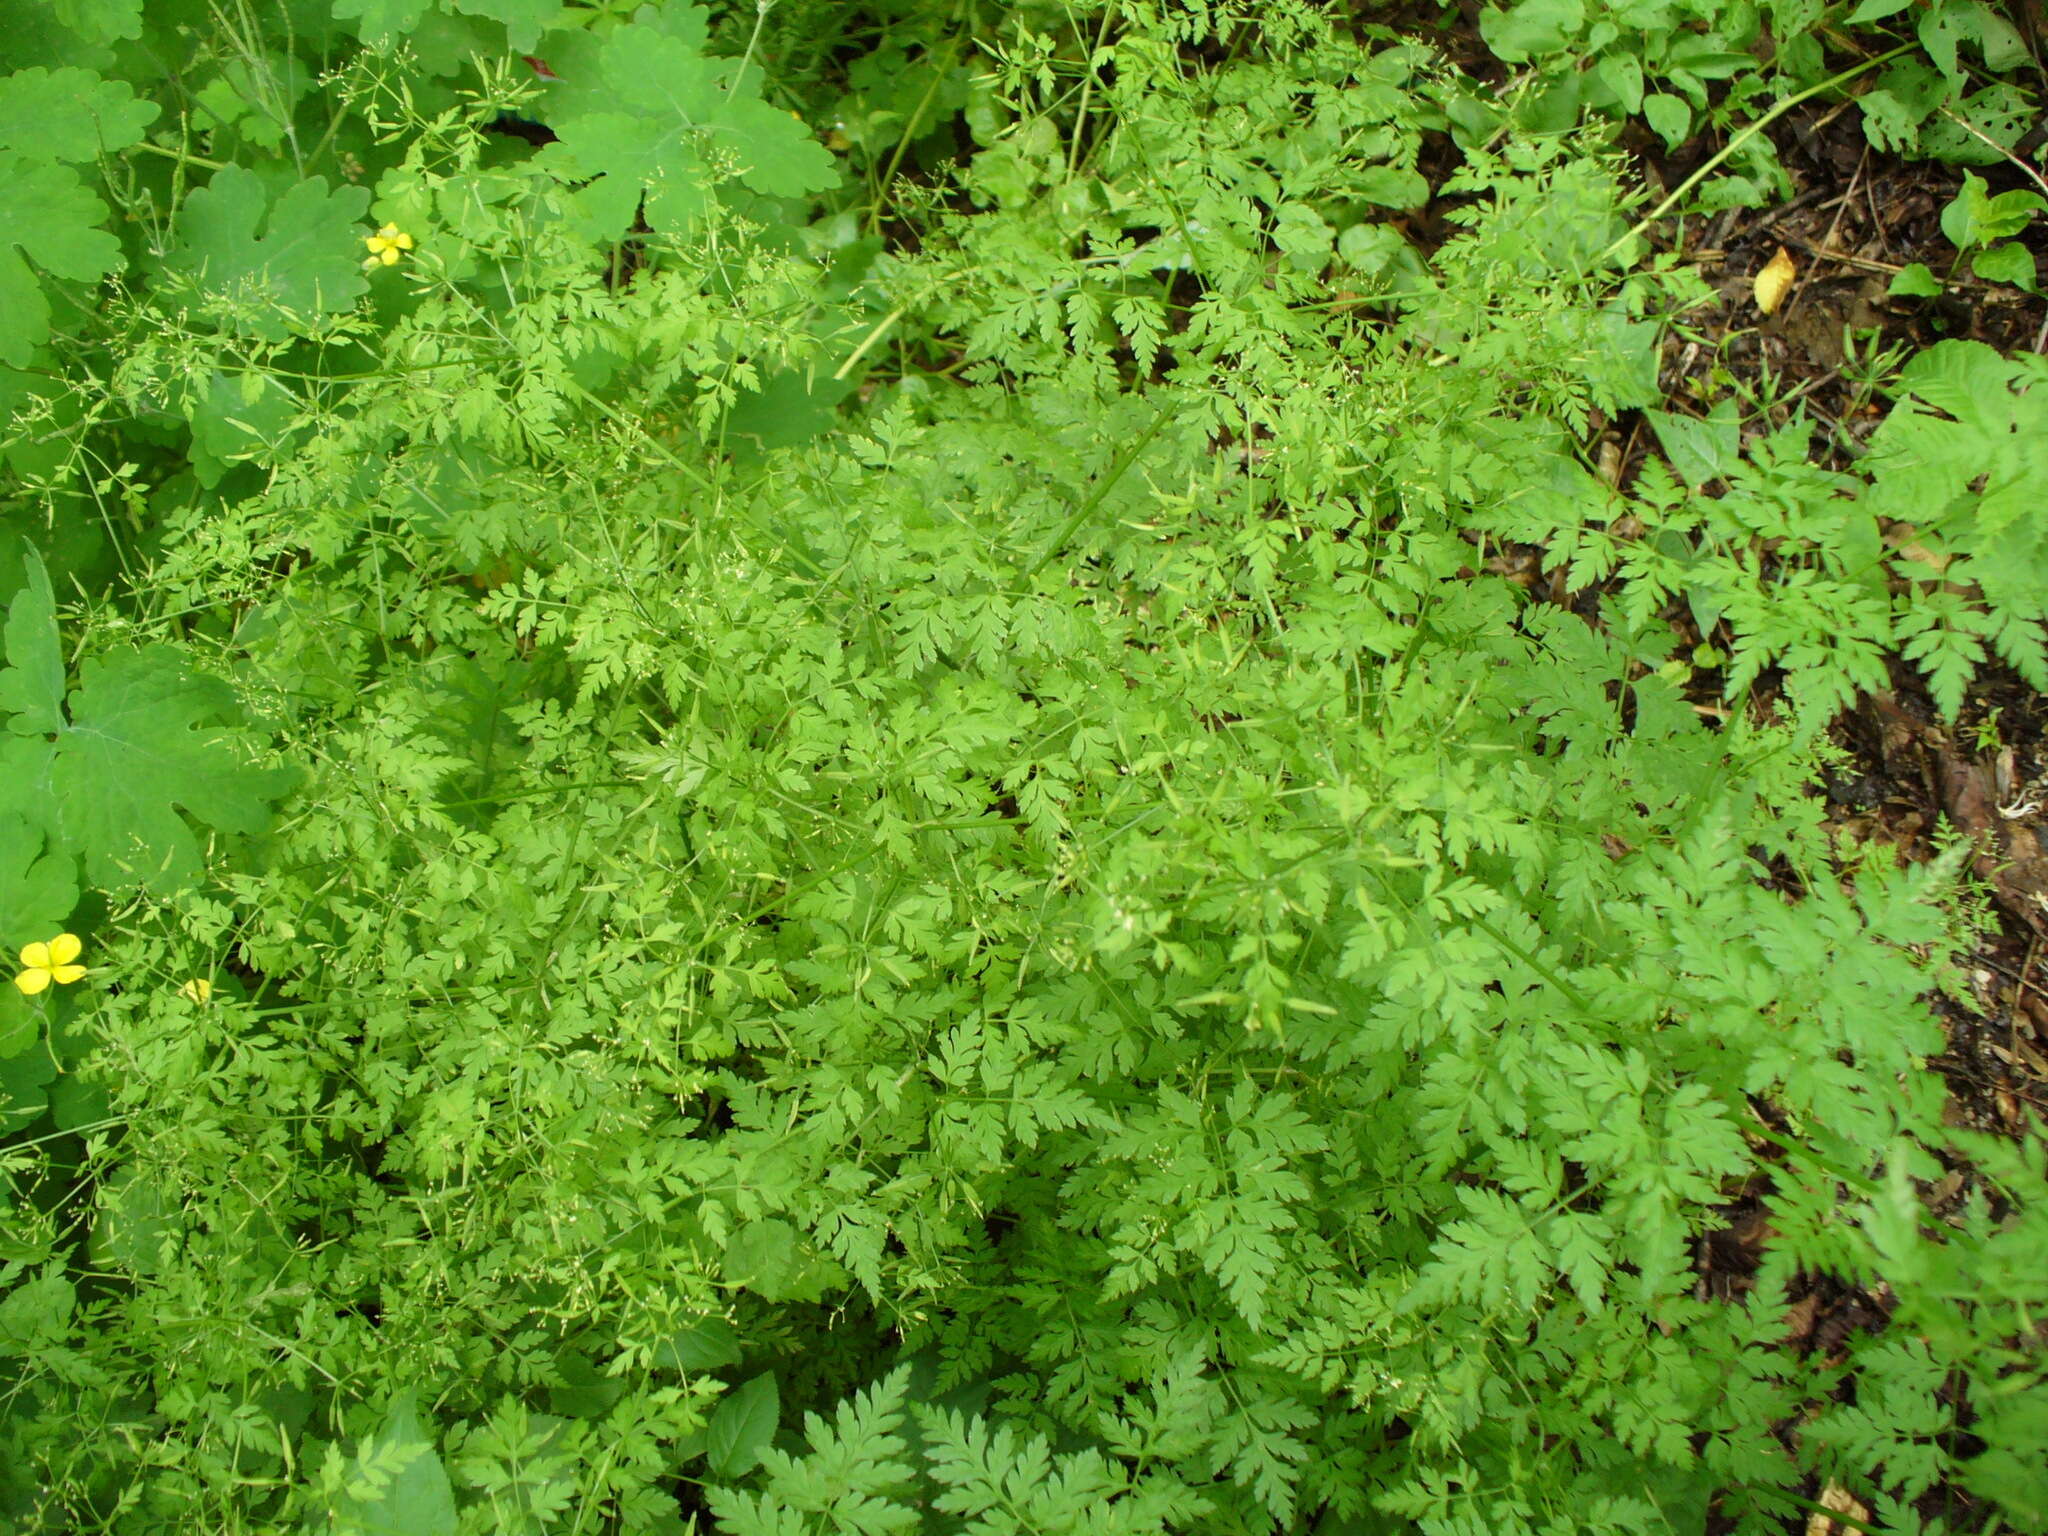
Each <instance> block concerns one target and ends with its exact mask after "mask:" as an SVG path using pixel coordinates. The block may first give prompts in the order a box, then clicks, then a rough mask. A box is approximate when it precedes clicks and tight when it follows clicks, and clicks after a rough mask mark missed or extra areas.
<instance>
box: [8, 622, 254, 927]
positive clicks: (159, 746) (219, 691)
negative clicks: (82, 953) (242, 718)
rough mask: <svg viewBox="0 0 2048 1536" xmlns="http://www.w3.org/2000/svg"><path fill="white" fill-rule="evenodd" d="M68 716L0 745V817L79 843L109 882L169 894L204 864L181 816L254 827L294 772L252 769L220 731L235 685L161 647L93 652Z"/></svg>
mask: <svg viewBox="0 0 2048 1536" xmlns="http://www.w3.org/2000/svg"><path fill="white" fill-rule="evenodd" d="M68 714H69V721H68V723H66V724H63V725H61V727H60V728H59V729H58V730H57V731H56V732H55V735H54V739H45V738H44V737H42V736H19V735H17V736H14V737H12V738H11V739H9V740H8V741H6V742H5V743H4V745H0V814H12V815H16V816H20V817H22V818H23V819H25V820H27V821H28V822H30V823H31V824H32V825H34V826H38V827H41V828H42V829H43V830H44V831H45V832H46V833H47V834H48V835H49V836H50V838H51V840H52V841H53V843H58V844H61V845H62V846H64V847H65V848H67V849H70V850H75V851H76V853H77V855H78V857H79V859H80V860H81V861H82V863H83V865H84V870H85V875H86V878H87V879H89V880H90V881H92V882H93V883H94V884H95V885H98V886H101V887H103V888H107V889H112V888H117V887H122V886H127V885H131V884H139V885H141V886H142V887H144V888H145V889H147V890H152V891H159V892H162V891H170V890H175V889H177V888H179V887H181V886H183V885H185V884H186V883H187V882H189V881H191V880H192V879H194V878H196V877H197V875H198V874H199V872H200V869H201V868H202V866H203V862H204V861H203V858H202V855H201V851H200V847H199V842H198V839H197V838H196V837H195V836H194V835H193V832H192V829H191V827H190V826H189V825H188V824H187V823H186V821H185V820H184V817H183V816H181V815H180V814H179V811H180V810H181V809H182V810H183V811H184V812H185V813H186V814H187V815H190V816H191V817H192V818H193V819H194V820H196V821H198V822H199V823H201V824H202V825H204V826H208V827H212V828H214V829H216V830H218V831H222V832H235V833H244V834H253V833H255V832H259V831H261V830H262V828H263V827H264V826H265V825H266V824H267V822H268V819H269V811H270V804H271V802H273V801H275V800H276V799H278V798H279V797H280V796H281V795H283V794H284V792H285V790H286V789H287V788H288V787H289V785H290V783H291V778H292V775H291V774H290V773H289V772H288V771H286V770H282V769H272V768H256V767H252V766H250V765H249V764H248V763H247V762H246V761H245V759H244V758H243V756H242V754H241V753H240V752H239V751H238V750H236V749H235V748H233V747H231V746H230V745H228V743H227V741H226V737H225V733H224V732H223V731H222V730H221V729H220V728H219V727H220V725H221V724H222V723H223V722H226V721H228V720H231V719H233V718H234V717H235V714H236V708H235V699H234V693H233V691H232V690H231V689H229V688H228V686H227V685H226V684H225V683H222V682H220V681H219V680H217V679H213V678H206V677H200V676H197V675H195V674H193V673H192V672H190V671H189V670H188V669H187V668H186V666H185V664H184V660H183V658H182V656H181V655H180V654H179V653H178V652H177V651H175V650H172V649H170V648H168V647H158V648H155V649H151V650H143V651H129V652H117V653H115V654H113V655H111V656H106V657H92V658H88V659H87V660H86V662H85V664H84V666H83V668H82V669H81V671H80V674H79V686H78V687H77V689H76V690H75V691H74V692H73V693H72V695H71V698H70V703H69V708H68Z"/></svg>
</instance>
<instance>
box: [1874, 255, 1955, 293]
mask: <svg viewBox="0 0 2048 1536" xmlns="http://www.w3.org/2000/svg"><path fill="white" fill-rule="evenodd" d="M1940 292H1941V279H1940V278H1938V277H1936V276H1935V275H1934V273H1933V272H1931V271H1930V270H1929V269H1928V267H1927V264H1926V263H1925V262H1921V261H1915V262H1909V263H1907V264H1906V265H1905V266H1903V267H1901V268H1900V269H1899V271H1898V274H1897V275H1896V276H1894V277H1893V278H1892V280H1891V283H1890V285H1889V286H1887V287H1886V289H1885V293H1886V294H1887V295H1889V296H1890V297H1892V298H1900V299H1931V298H1934V297H1935V296H1937V295H1938V294H1939V293H1940Z"/></svg>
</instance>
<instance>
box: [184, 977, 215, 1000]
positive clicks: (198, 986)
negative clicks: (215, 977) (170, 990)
mask: <svg viewBox="0 0 2048 1536" xmlns="http://www.w3.org/2000/svg"><path fill="white" fill-rule="evenodd" d="M178 996H180V997H182V998H186V999H188V1000H190V1001H192V1002H195V1003H203V1002H205V1001H206V1000H207V999H209V998H210V997H212V996H213V983H212V982H210V981H208V980H207V979H206V978H205V977H204V976H194V977H193V978H192V979H191V980H190V981H188V982H186V983H185V985H183V986H182V987H180V988H178Z"/></svg>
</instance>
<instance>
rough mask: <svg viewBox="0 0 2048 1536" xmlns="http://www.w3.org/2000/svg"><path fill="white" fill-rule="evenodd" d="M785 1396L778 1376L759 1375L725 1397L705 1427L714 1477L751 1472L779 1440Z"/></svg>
mask: <svg viewBox="0 0 2048 1536" xmlns="http://www.w3.org/2000/svg"><path fill="white" fill-rule="evenodd" d="M780 1414H781V1395H780V1394H779V1393H778V1392H777V1391H776V1387H775V1373H774V1372H773V1371H763V1372H762V1373H761V1374H760V1375H759V1376H756V1377H754V1378H753V1379H752V1380H751V1381H748V1382H746V1383H744V1384H743V1385H741V1386H738V1387H735V1388H734V1389H733V1390H732V1391H730V1392H728V1393H727V1394H726V1395H725V1398H724V1400H723V1401H722V1402H720V1403H719V1405H718V1409H717V1411H716V1412H714V1413H713V1414H712V1415H711V1422H710V1423H709V1424H707V1425H706V1426H705V1427H704V1450H705V1458H706V1461H707V1464H708V1465H709V1466H710V1468H711V1473H712V1475H713V1476H714V1477H740V1476H743V1475H745V1474H746V1473H748V1472H751V1471H752V1470H753V1469H754V1467H755V1465H756V1464H757V1463H758V1462H759V1461H760V1459H761V1452H762V1451H763V1450H764V1449H766V1448H767V1446H768V1444H769V1442H771V1441H772V1440H773V1439H774V1438H775V1425H776V1421H777V1419H778V1418H779V1417H780Z"/></svg>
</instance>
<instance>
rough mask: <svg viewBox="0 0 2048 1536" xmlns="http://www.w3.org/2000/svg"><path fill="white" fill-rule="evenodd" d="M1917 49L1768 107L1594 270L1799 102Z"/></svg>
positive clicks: (1881, 58)
mask: <svg viewBox="0 0 2048 1536" xmlns="http://www.w3.org/2000/svg"><path fill="white" fill-rule="evenodd" d="M1917 46H1918V45H1917V44H1914V43H1901V44H1900V45H1899V46H1898V47H1896V48H1894V49H1892V50H1891V51H1890V52H1889V53H1880V54H1879V55H1877V57H1875V58H1871V59H1865V60H1864V61H1863V62H1862V63H1861V64H1858V65H1857V66H1856V67H1855V68H1853V69H1845V70H1843V71H1842V72H1841V73H1840V74H1838V75H1830V76H1828V78H1827V79H1825V80H1823V81H1821V82H1820V84H1818V85H1809V86H1808V87H1807V88H1806V89H1805V90H1803V91H1800V92H1798V93H1797V94H1795V95H1791V96H1787V97H1786V98H1785V99H1784V100H1783V101H1781V102H1779V103H1778V104H1777V105H1776V106H1774V107H1772V108H1771V110H1770V111H1768V112H1766V113H1765V114H1764V115H1763V116H1762V117H1760V118H1758V119H1757V120H1756V121H1755V122H1753V123H1751V124H1750V125H1749V126H1748V127H1747V128H1745V129H1743V130H1742V132H1740V133H1738V134H1736V135H1735V137H1734V138H1732V139H1730V140H1729V141H1728V142H1727V143H1726V144H1724V145H1722V146H1721V149H1720V151H1719V152H1718V153H1717V154H1714V155H1712V156H1710V157H1709V158H1708V160H1707V162H1706V164H1704V165H1702V166H1701V167H1700V168H1699V169H1698V170H1696V171H1694V172H1693V173H1692V174H1691V175H1690V176H1688V177H1686V178H1685V180H1683V181H1681V182H1680V183H1679V184H1678V186H1677V188H1676V189H1675V190H1674V191H1673V192H1672V193H1671V195H1670V196H1669V197H1667V198H1665V199H1664V201H1663V202H1661V203H1659V204H1658V205H1657V206H1656V207H1654V208H1652V209H1651V210H1650V211H1649V212H1648V213H1646V214H1644V215H1643V216H1642V218H1641V219H1639V220H1638V221H1637V222H1636V224H1635V226H1634V227H1633V228H1631V229H1630V230H1629V232H1628V233H1627V234H1625V235H1623V236H1621V237H1620V238H1619V239H1618V240H1616V241H1615V242H1614V243H1613V244H1612V245H1610V246H1608V247H1607V249H1606V250H1604V251H1602V252H1601V253H1600V254H1599V256H1597V257H1596V258H1595V259H1594V265H1596V266H1597V265H1599V263H1601V262H1604V261H1605V260H1607V258H1608V257H1610V256H1612V255H1613V254H1614V253H1615V252H1616V251H1618V250H1620V249H1621V248H1622V247H1623V246H1625V245H1627V244H1628V243H1629V242H1630V241H1631V240H1633V239H1635V238H1636V237H1637V236H1638V235H1640V234H1642V233H1643V232H1644V231H1645V230H1647V229H1648V228H1649V227H1650V226H1651V225H1652V224H1654V223H1656V222H1657V221H1658V220H1659V219H1661V218H1663V217H1664V215H1665V214H1667V213H1669V212H1670V211H1671V210H1672V209H1673V208H1675V207H1677V206H1678V204H1679V203H1680V201H1681V200H1683V199H1684V197H1685V195H1686V194H1687V193H1689V192H1690V191H1692V189H1693V188H1694V187H1696V186H1698V185H1699V184H1700V183H1701V182H1703V181H1705V180H1706V179H1707V178H1708V177H1709V176H1711V175H1713V174H1714V172H1715V171H1717V170H1719V169H1720V168H1721V167H1722V166H1723V165H1724V164H1726V163H1727V160H1728V157H1729V156H1730V155H1732V154H1734V153H1735V152H1736V151H1737V150H1739V149H1741V148H1742V146H1743V145H1745V144H1747V143H1748V142H1749V141H1750V140H1751V139H1753V138H1755V137H1756V136H1757V135H1758V134H1760V133H1762V132H1763V131H1764V130H1765V129H1766V128H1768V127H1770V126H1771V124H1772V123H1774V122H1776V121H1777V120H1778V119H1779V118H1781V117H1783V116H1784V115H1785V114H1786V113H1787V112H1789V111H1791V110H1792V109H1793V108H1794V107H1796V106H1798V105H1799V104H1800V103H1801V102H1802V101H1809V100H1811V99H1812V98H1813V97H1815V96H1819V95H1821V94H1822V93H1823V92H1826V91H1832V90H1834V89H1835V88H1836V87H1837V86H1839V85H1841V84H1842V83H1843V82H1844V81H1848V80H1853V79H1855V78H1856V77H1857V76H1858V75H1860V74H1862V73H1864V72H1865V71H1866V70H1871V69H1875V68H1877V66H1878V65H1880V64H1883V63H1886V62H1888V61H1889V60H1892V59H1896V58H1897V57H1898V56H1899V55H1900V54H1902V53H1910V52H1911V51H1912V50H1913V49H1914V48H1915V47H1917Z"/></svg>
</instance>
